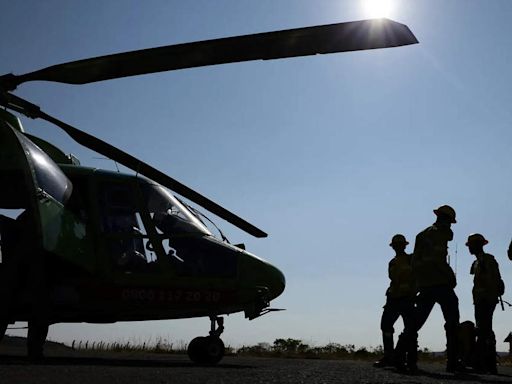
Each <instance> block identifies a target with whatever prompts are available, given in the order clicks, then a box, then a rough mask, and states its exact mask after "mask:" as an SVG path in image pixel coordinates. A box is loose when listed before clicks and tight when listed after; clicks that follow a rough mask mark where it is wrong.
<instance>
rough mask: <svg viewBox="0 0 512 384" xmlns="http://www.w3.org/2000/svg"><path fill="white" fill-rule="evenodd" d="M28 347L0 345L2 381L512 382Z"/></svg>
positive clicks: (329, 364)
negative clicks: (206, 363) (32, 353)
mask: <svg viewBox="0 0 512 384" xmlns="http://www.w3.org/2000/svg"><path fill="white" fill-rule="evenodd" d="M22 352H23V351H22V350H21V349H18V350H10V351H9V353H8V354H7V353H6V351H5V348H0V383H2V384H10V383H24V384H31V383H41V384H44V383H52V384H56V383H76V384H81V383H84V384H103V383H105V384H107V383H109V384H110V383H124V384H130V383H134V384H135V383H137V384H141V383H151V384H164V383H184V384H188V383H201V384H228V383H237V384H239V383H244V384H245V383H246V384H251V383H265V384H268V383H293V384H297V383H407V384H410V383H512V367H500V368H499V372H500V374H499V375H497V376H492V375H476V374H471V373H464V374H456V375H454V374H448V373H446V372H445V371H444V366H443V365H441V364H426V363H421V362H420V364H419V366H420V369H421V371H420V372H419V374H417V375H414V376H412V375H404V374H399V373H397V372H394V371H393V370H392V369H389V370H387V369H378V368H373V367H372V365H371V363H368V362H361V361H339V360H302V359H270V358H248V357H226V358H224V360H223V361H222V362H221V364H219V365H218V366H215V367H198V366H194V365H193V364H192V363H190V362H189V360H188V358H187V356H181V355H160V354H158V355H156V354H155V355H145V354H129V353H115V354H104V353H103V354H91V353H89V354H87V355H85V354H83V353H77V352H74V351H67V350H65V349H62V350H54V351H51V352H50V353H48V357H47V358H46V359H45V360H44V361H43V362H41V363H38V364H31V363H29V362H28V361H27V360H26V358H25V357H24V356H23V353H22Z"/></svg>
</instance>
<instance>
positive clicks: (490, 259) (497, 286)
mask: <svg viewBox="0 0 512 384" xmlns="http://www.w3.org/2000/svg"><path fill="white" fill-rule="evenodd" d="M486 244H488V241H487V240H486V239H485V237H484V236H482V235H481V234H479V233H474V234H472V235H469V237H468V241H467V242H466V245H467V246H468V248H469V253H471V254H472V255H474V256H475V258H476V260H475V261H474V262H473V264H472V265H471V274H472V275H473V276H474V279H473V304H474V305H475V323H476V329H477V333H476V335H477V338H476V351H475V357H474V364H473V366H474V368H475V369H476V370H477V371H478V372H481V373H491V374H497V368H496V338H495V335H494V332H493V330H492V317H493V314H494V310H495V309H496V304H498V298H499V297H500V296H501V295H503V293H504V292H505V284H504V283H503V280H502V279H501V275H500V269H499V266H498V263H497V262H496V260H495V259H494V256H492V255H490V254H488V253H485V252H484V245H486Z"/></svg>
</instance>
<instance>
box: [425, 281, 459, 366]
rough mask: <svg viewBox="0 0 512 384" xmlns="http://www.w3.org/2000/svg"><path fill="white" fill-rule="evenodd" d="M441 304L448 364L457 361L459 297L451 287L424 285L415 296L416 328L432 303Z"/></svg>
mask: <svg viewBox="0 0 512 384" xmlns="http://www.w3.org/2000/svg"><path fill="white" fill-rule="evenodd" d="M436 303H438V304H439V305H440V306H441V311H442V312H443V317H444V321H445V323H444V329H445V331H446V355H447V356H446V357H447V360H448V366H455V364H456V363H457V328H458V326H459V318H460V315H459V299H458V298H457V295H456V294H455V291H454V290H453V288H451V287H449V286H445V285H441V286H433V287H425V288H421V289H420V290H419V294H418V296H416V330H417V331H419V330H420V329H421V327H423V325H424V324H425V322H426V321H427V319H428V316H429V315H430V312H432V308H433V307H434V304H436Z"/></svg>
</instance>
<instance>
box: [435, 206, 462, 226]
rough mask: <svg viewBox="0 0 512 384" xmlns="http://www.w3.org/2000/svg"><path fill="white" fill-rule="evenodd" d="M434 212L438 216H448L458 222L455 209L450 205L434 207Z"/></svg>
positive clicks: (452, 220)
mask: <svg viewBox="0 0 512 384" xmlns="http://www.w3.org/2000/svg"><path fill="white" fill-rule="evenodd" d="M434 213H435V214H436V215H437V216H439V215H445V216H448V217H449V218H450V221H451V222H452V223H456V222H457V220H455V209H453V208H452V207H450V206H449V205H441V206H440V207H439V208H437V209H434Z"/></svg>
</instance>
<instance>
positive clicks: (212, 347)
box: [187, 316, 226, 365]
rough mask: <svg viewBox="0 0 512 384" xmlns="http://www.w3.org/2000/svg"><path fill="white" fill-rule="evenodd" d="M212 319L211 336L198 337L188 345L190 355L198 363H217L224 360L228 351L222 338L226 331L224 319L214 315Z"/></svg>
mask: <svg viewBox="0 0 512 384" xmlns="http://www.w3.org/2000/svg"><path fill="white" fill-rule="evenodd" d="M210 321H211V324H212V327H211V331H210V336H205V337H196V338H195V339H193V340H192V341H191V342H190V344H189V345H188V349H187V353H188V357H189V358H190V360H192V361H193V362H194V363H196V364H203V365H215V364H217V363H218V362H219V361H221V360H222V358H223V357H224V353H225V351H226V348H225V346H224V342H223V341H222V340H221V339H220V335H221V334H222V332H223V331H224V319H223V318H222V317H216V316H212V317H210ZM217 325H218V327H217Z"/></svg>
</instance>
